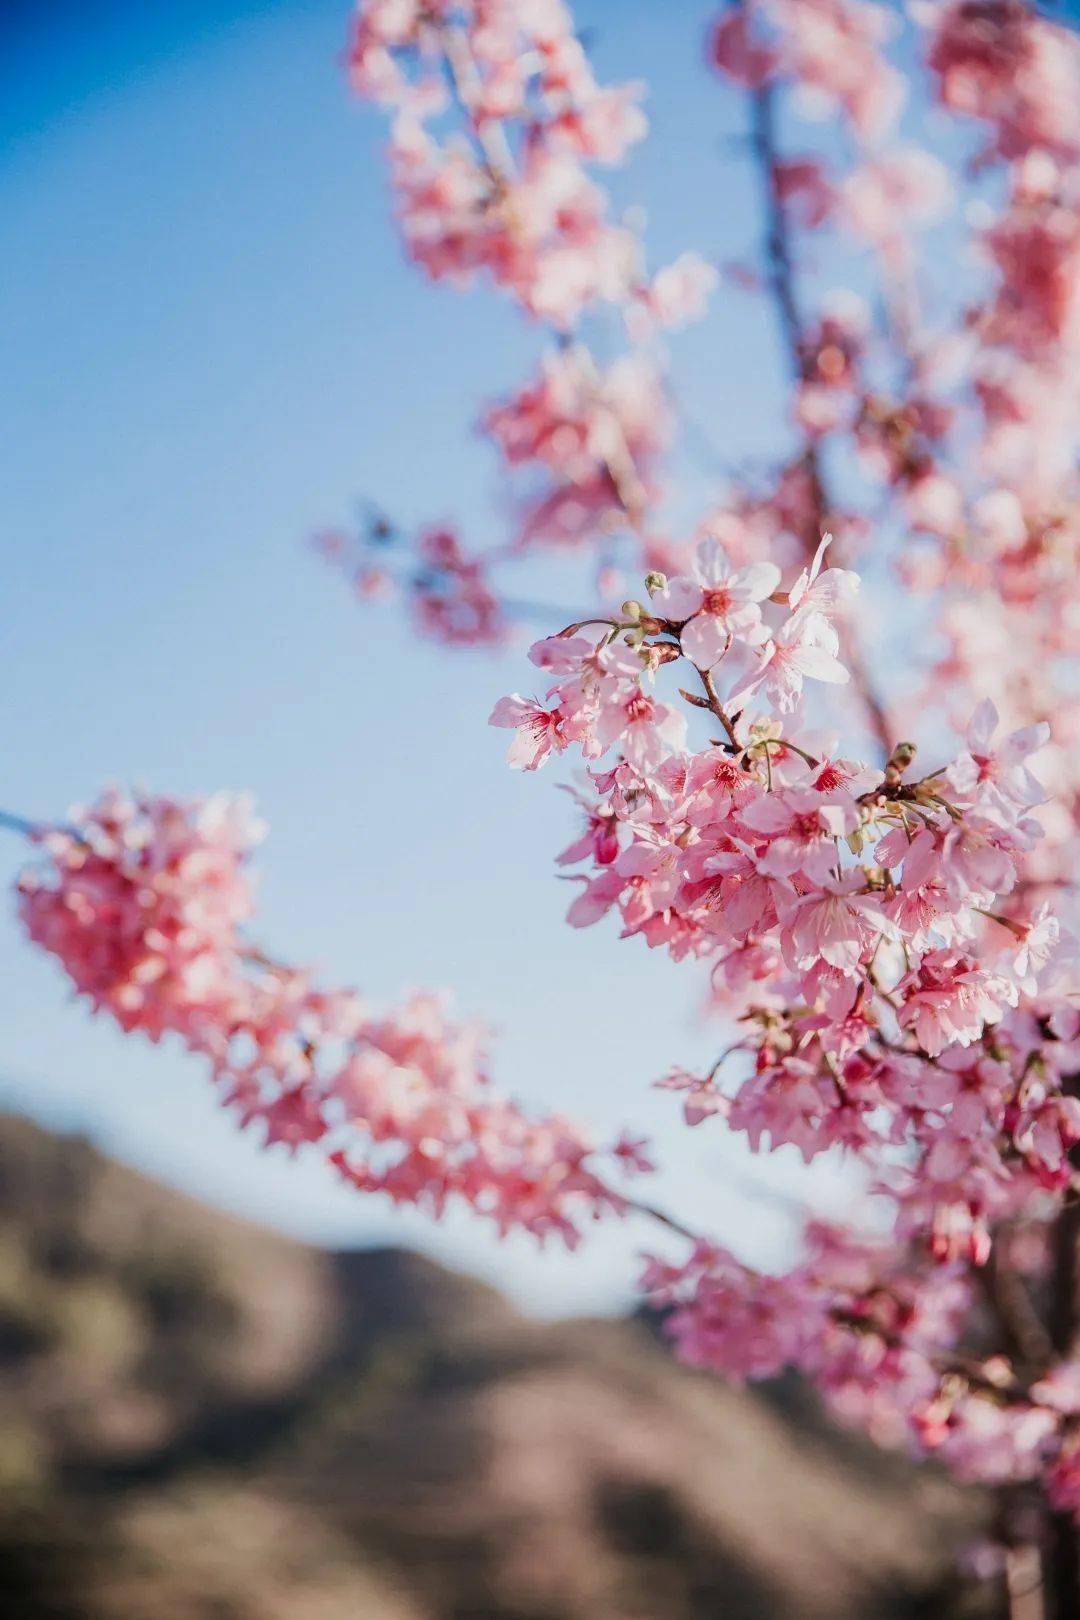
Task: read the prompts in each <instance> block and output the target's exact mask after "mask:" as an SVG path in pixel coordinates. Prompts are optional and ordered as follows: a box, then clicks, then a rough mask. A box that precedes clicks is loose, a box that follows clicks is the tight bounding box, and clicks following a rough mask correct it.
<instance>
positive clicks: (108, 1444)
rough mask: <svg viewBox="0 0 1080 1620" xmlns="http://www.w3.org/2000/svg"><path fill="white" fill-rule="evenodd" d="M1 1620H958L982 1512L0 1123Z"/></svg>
mask: <svg viewBox="0 0 1080 1620" xmlns="http://www.w3.org/2000/svg"><path fill="white" fill-rule="evenodd" d="M0 1403H2V1411H0V1418H2V1430H0V1432H2V1439H0V1500H2V1503H3V1506H2V1507H0V1613H2V1614H3V1615H11V1616H13V1617H17V1620H661V1617H662V1620H706V1617H708V1620H712V1617H714V1616H718V1617H722V1620H915V1617H916V1616H924V1617H927V1620H930V1617H933V1620H960V1617H961V1616H964V1617H965V1620H966V1617H969V1616H971V1617H973V1616H975V1615H979V1616H984V1615H987V1614H989V1613H990V1612H991V1611H990V1610H989V1609H987V1608H985V1607H983V1608H979V1607H977V1606H972V1605H971V1604H970V1601H969V1606H968V1607H966V1608H965V1607H963V1606H962V1604H961V1603H960V1601H959V1600H958V1599H957V1597H956V1595H955V1590H954V1587H953V1578H952V1576H951V1574H950V1571H951V1569H952V1567H953V1561H954V1557H955V1553H956V1550H957V1547H958V1546H959V1545H960V1544H961V1543H962V1542H963V1540H964V1539H965V1538H966V1537H969V1536H970V1535H972V1534H973V1533H974V1532H975V1531H976V1530H977V1527H978V1520H979V1514H980V1511H981V1507H980V1504H979V1502H978V1500H977V1499H975V1498H968V1497H965V1496H964V1495H963V1494H962V1493H960V1492H959V1491H957V1490H956V1489H955V1488H954V1487H952V1486H950V1485H949V1484H947V1483H946V1482H945V1481H944V1480H942V1479H941V1478H940V1477H938V1476H937V1475H935V1474H933V1473H931V1472H927V1471H920V1470H918V1469H916V1468H914V1467H912V1466H911V1465H909V1464H907V1463H905V1462H903V1461H901V1460H899V1459H897V1458H894V1457H889V1456H886V1455H884V1454H882V1453H880V1452H878V1451H877V1450H875V1449H874V1448H872V1447H870V1446H868V1445H866V1444H863V1443H862V1442H860V1441H857V1440H855V1439H854V1438H852V1437H851V1436H849V1435H845V1434H840V1433H838V1432H836V1431H835V1430H834V1429H833V1428H832V1427H831V1426H830V1425H829V1423H828V1422H827V1421H826V1420H825V1419H824V1418H823V1417H822V1415H821V1413H820V1412H819V1411H818V1409H817V1408H816V1406H815V1405H814V1403H813V1401H812V1400H811V1399H810V1397H809V1396H808V1395H806V1394H805V1392H803V1391H802V1390H800V1389H799V1387H798V1386H796V1385H794V1384H789V1385H783V1386H779V1387H777V1388H774V1389H771V1390H766V1391H753V1392H751V1391H740V1390H735V1389H731V1388H728V1387H726V1386H724V1385H722V1384H720V1383H719V1382H717V1381H715V1380H713V1379H709V1378H705V1377H703V1376H700V1375H697V1374H694V1373H691V1372H689V1371H687V1370H685V1369H682V1368H680V1367H678V1366H677V1365H676V1364H675V1363H674V1362H673V1361H672V1360H671V1358H670V1356H669V1355H668V1353H667V1351H666V1350H665V1349H664V1348H663V1346H662V1345H661V1344H660V1343H659V1342H658V1341H657V1338H656V1335H655V1334H654V1333H653V1332H651V1331H650V1329H649V1327H648V1326H647V1325H646V1324H645V1323H644V1322H613V1321H596V1322H592V1321H575V1322H569V1323H559V1324H543V1325H541V1324H538V1323H535V1322H532V1321H528V1320H526V1319H524V1318H522V1317H520V1316H519V1315H517V1314H516V1313H515V1312H514V1311H513V1310H512V1309H511V1308H510V1307H509V1306H508V1305H507V1304H506V1303H505V1302H504V1301H503V1300H502V1299H500V1298H499V1296H498V1295H496V1294H495V1293H494V1292H492V1291H491V1290H490V1289H488V1288H486V1287H484V1286H483V1285H481V1284H479V1283H477V1282H475V1281H472V1280H470V1279H468V1278H466V1277H462V1276H457V1275H455V1274H453V1273H451V1272H449V1271H446V1270H444V1269H443V1268H441V1267H440V1266H437V1265H435V1264H433V1263H432V1262H430V1261H427V1260H425V1259H422V1258H421V1257H419V1256H417V1255H414V1254H409V1253H406V1252H403V1251H398V1250H390V1249H387V1250H380V1251H369V1252H363V1253H348V1254H328V1253H323V1252H320V1251H317V1250H313V1249H309V1248H305V1247H303V1246H302V1245H300V1244H297V1243H293V1242H290V1241H289V1240H287V1239H285V1238H283V1237H279V1236H277V1235H275V1234H273V1233H271V1232H266V1231H261V1230H258V1229H257V1228H254V1227H252V1226H249V1225H246V1224H244V1223H242V1222H240V1221H237V1220H234V1219H231V1218H229V1217H227V1216H225V1215H222V1214H220V1213H216V1212H214V1211H212V1210H209V1209H206V1208H203V1207H202V1206H200V1205H198V1204H196V1203H194V1202H192V1201H191V1200H189V1199H187V1198H184V1197H182V1196H181V1195H180V1194H178V1193H175V1192H172V1191H170V1190H168V1189H166V1188H163V1187H160V1186H157V1185H156V1184H154V1183H153V1182H151V1181H148V1180H146V1179H145V1178H143V1177H141V1176H139V1175H137V1174H135V1173H134V1172H133V1171H131V1170H128V1169H125V1168H123V1167H121V1166H119V1165H116V1164H113V1163H111V1162H110V1161H109V1160H107V1159H106V1158H104V1157H103V1156H102V1155H101V1154H99V1153H98V1152H96V1151H95V1150H94V1149H93V1148H91V1147H90V1146H89V1145H88V1144H86V1143H85V1142H83V1141H81V1140H76V1139H72V1138H65V1137H60V1136H55V1135H51V1134H49V1133H47V1132H45V1131H43V1130H41V1129H39V1128H38V1127H36V1126H34V1125H32V1124H30V1123H28V1122H27V1121H25V1120H20V1119H15V1118H5V1117H3V1116H0Z"/></svg>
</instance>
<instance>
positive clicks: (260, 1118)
mask: <svg viewBox="0 0 1080 1620" xmlns="http://www.w3.org/2000/svg"><path fill="white" fill-rule="evenodd" d="M261 833H262V828H261V826H260V824H259V823H258V822H257V821H256V819H255V818H254V816H253V814H252V811H251V808H250V805H249V804H248V802H247V801H246V800H245V799H244V798H242V797H241V798H237V797H231V796H228V795H224V794H221V795H217V796H215V797H214V798H211V799H208V800H205V801H201V802H199V801H196V802H184V801H180V800H176V799H170V798H166V797H152V796H147V795H133V796H130V797H129V796H126V795H123V794H120V793H117V792H115V791H109V792H106V793H104V794H103V795H102V796H101V797H100V798H99V799H98V801H97V802H96V803H95V804H93V805H90V806H88V807H86V808H81V809H77V810H75V811H74V812H73V813H72V816H71V820H70V822H69V823H68V824H67V825H65V826H58V827H46V828H40V829H38V830H36V832H35V834H34V837H35V841H36V843H37V844H38V846H39V848H40V850H41V856H42V858H41V860H40V861H39V862H38V863H36V864H34V865H32V866H30V867H28V868H27V870H26V871H25V872H24V873H23V874H22V876H21V878H20V880H19V904H20V914H21V917H22V921H23V925H24V927H25V928H26V931H27V934H28V936H29V938H30V939H31V940H32V941H33V942H34V943H35V944H37V945H39V946H41V947H42V948H43V949H44V950H47V951H49V952H50V953H51V954H52V955H53V956H55V957H56V958H57V959H58V960H59V962H60V963H61V964H62V966H63V968H64V970H65V971H66V973H67V974H68V976H69V978H70V979H71V981H72V983H73V985H74V987H75V989H76V991H77V993H78V994H80V995H82V996H85V997H86V998H87V999H88V1000H89V1001H90V1002H91V1004H92V1006H93V1007H94V1009H95V1010H97V1011H103V1012H106V1013H108V1014H109V1015H110V1016H111V1017H113V1018H114V1019H115V1020H116V1021H117V1023H118V1024H119V1025H120V1027H121V1028H122V1029H123V1030H125V1031H128V1032H133V1031H138V1032H141V1033H143V1034H145V1035H147V1036H149V1038H150V1039H151V1040H154V1041H159V1040H161V1039H162V1037H163V1036H166V1035H172V1036H175V1037H178V1038H179V1040H180V1041H181V1042H182V1043H183V1044H184V1046H185V1047H186V1048H187V1049H188V1050H190V1051H192V1052H194V1053H197V1054H199V1055H200V1056H201V1057H203V1058H204V1059H205V1060H206V1061H207V1062H208V1063H209V1066H210V1069H211V1072H212V1074H213V1077H214V1080H215V1081H216V1083H217V1085H218V1087H219V1089H220V1093H221V1098H222V1102H223V1104H224V1105H225V1106H226V1107H228V1108H230V1109H232V1110H233V1111H234V1112H235V1114H236V1116H237V1117H238V1119H239V1120H240V1122H241V1123H242V1124H243V1125H257V1126H258V1127H259V1128H260V1129H261V1131H262V1134H263V1139H264V1141H265V1143H266V1144H267V1146H273V1145H275V1144H283V1145H284V1146H285V1147H286V1148H288V1149H289V1150H290V1151H294V1152H295V1151H296V1150H297V1149H298V1148H300V1147H317V1149H318V1151H319V1152H320V1153H321V1154H322V1155H323V1157H324V1158H325V1159H326V1160H327V1161H328V1162H329V1163H330V1164H331V1165H332V1166H333V1167H334V1168H335V1169H336V1170H337V1171H338V1173H339V1174H340V1175H341V1176H342V1177H343V1178H344V1179H345V1180H346V1181H347V1182H348V1184H349V1185H350V1186H352V1187H354V1188H356V1189H358V1190H362V1191H366V1192H380V1193H385V1194H387V1195H388V1196H389V1197H390V1198H392V1199H393V1200H394V1201H395V1202H398V1203H411V1204H416V1205H418V1206H419V1207H420V1208H422V1209H425V1210H427V1211H428V1212H429V1213H431V1214H434V1215H439V1214H441V1213H442V1211H443V1209H444V1208H445V1206H446V1204H447V1202H448V1201H450V1200H452V1199H459V1200H462V1201H464V1202H465V1203H466V1204H468V1205H469V1206H470V1207H471V1208H473V1209H474V1210H475V1211H477V1212H478V1213H479V1214H481V1215H483V1216H486V1217H488V1218H489V1219H491V1220H492V1221H494V1222H495V1223H496V1225H497V1227H498V1229H499V1231H500V1232H505V1231H509V1230H511V1229H513V1228H518V1229H523V1230H526V1231H528V1232H531V1233H533V1234H534V1235H535V1236H536V1237H538V1238H540V1239H543V1238H546V1237H548V1236H551V1235H555V1236H558V1237H559V1238H561V1239H563V1240H564V1241H566V1242H567V1243H571V1244H572V1243H574V1242H576V1241H577V1238H578V1235H579V1228H580V1223H581V1221H582V1219H583V1218H585V1217H597V1216H599V1215H601V1214H603V1213H605V1212H608V1213H621V1212H622V1211H623V1210H624V1209H625V1207H626V1204H625V1201H624V1200H623V1199H622V1197H621V1196H620V1195H619V1194H618V1193H616V1192H614V1191H612V1190H611V1189H610V1188H609V1187H608V1186H607V1185H606V1184H605V1182H604V1181H603V1180H602V1179H601V1175H600V1170H601V1169H602V1168H603V1165H602V1161H603V1160H604V1159H606V1160H607V1162H608V1164H609V1165H610V1166H612V1167H615V1166H618V1167H620V1168H621V1169H622V1170H631V1171H632V1170H635V1169H645V1168H647V1167H648V1165H647V1161H646V1160H645V1158H644V1156H643V1154H642V1153H641V1150H640V1145H639V1144H634V1143H631V1142H627V1141H623V1142H620V1143H618V1144H616V1146H615V1147H614V1149H613V1150H611V1151H610V1152H607V1153H606V1154H600V1153H598V1152H596V1151H594V1150H593V1148H592V1147H591V1145H590V1143H589V1141H588V1139H587V1138H586V1136H585V1135H584V1133H583V1132H582V1131H581V1130H580V1128H579V1127H577V1126H576V1125H575V1124H573V1123H572V1122H571V1121H569V1120H566V1119H563V1118H561V1117H559V1116H549V1117H546V1118H545V1117H541V1118H532V1117H530V1116H529V1115H527V1114H526V1113H525V1112H523V1111H522V1110H521V1109H520V1108H519V1107H518V1106H517V1105H516V1104H515V1103H513V1102H511V1101H510V1100H509V1099H507V1098H505V1097H503V1096H501V1095H500V1094H499V1093H498V1092H497V1091H496V1089H495V1088H494V1087H493V1086H492V1084H491V1082H490V1079H489V1076H488V1072H487V1057H486V1045H487V1037H486V1034H485V1031H484V1030H483V1029H482V1028H481V1027H479V1026H476V1025H469V1024H461V1023H456V1022H454V1021H453V1020H452V1019H451V1018H450V1017H449V1016H448V1014H447V1010H446V1008H445V1006H444V1005H443V1002H442V1000H441V999H440V998H439V997H438V996H434V995H430V994H414V995H413V996H411V997H410V998H409V999H408V1000H407V1001H406V1002H405V1003H404V1004H403V1005H402V1006H401V1007H398V1008H395V1009H393V1010H391V1011H389V1012H382V1013H377V1012H375V1011H373V1010H371V1009H369V1008H368V1007H367V1006H366V1005H365V1004H364V1003H363V1002H362V1001H361V999H360V998H359V997H358V996H357V995H356V994H355V993H354V992H352V991H349V990H336V989H331V990H325V989H321V988H319V987H318V986H317V985H315V984H314V983H313V982H312V980H311V979H310V976H309V975H308V974H307V973H306V972H304V971H302V970H300V969H298V968H294V967H289V966H285V965H283V964H280V963H278V962H275V961H273V960H272V959H271V958H269V957H268V956H266V954H265V953H264V952H262V951H261V950H259V949H257V948H256V947H255V946H253V945H252V944H251V943H249V942H248V940H247V938H246V936H245V934H244V931H243V930H244V925H245V924H246V923H247V922H248V921H249V919H250V917H251V915H252V912H253V894H252V884H251V877H250V874H249V870H248V861H249V857H250V854H251V851H252V849H253V847H254V845H255V843H256V842H257V840H258V838H259V837H260V836H261Z"/></svg>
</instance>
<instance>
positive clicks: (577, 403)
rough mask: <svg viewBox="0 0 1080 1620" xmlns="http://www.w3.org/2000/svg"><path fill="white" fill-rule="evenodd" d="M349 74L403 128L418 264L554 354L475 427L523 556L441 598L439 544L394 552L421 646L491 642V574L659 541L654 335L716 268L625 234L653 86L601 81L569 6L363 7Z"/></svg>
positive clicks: (408, 221) (462, 2)
mask: <svg viewBox="0 0 1080 1620" xmlns="http://www.w3.org/2000/svg"><path fill="white" fill-rule="evenodd" d="M350 62H351V70H352V81H353V85H354V88H355V89H356V90H357V92H358V93H359V94H360V95H361V96H363V97H365V98H366V99H368V100H371V101H374V102H376V103H377V104H379V105H381V106H382V107H383V108H384V109H385V110H387V111H388V112H389V114H390V118H391V140H390V165H391V174H392V180H393V185H394V191H395V196H396V199H397V211H398V216H399V219H400V221H401V225H402V229H403V232H404V236H405V240H406V244H407V247H408V251H409V253H410V256H411V257H412V258H413V259H414V260H415V261H416V262H417V263H419V264H420V265H421V266H422V267H423V268H424V269H425V270H426V271H427V272H428V274H429V275H431V276H432V277H433V278H434V279H436V280H440V281H444V282H447V283H449V284H451V285H454V286H465V285H470V284H471V283H472V282H473V281H475V280H476V279H477V278H484V279H489V280H490V281H491V282H493V283H494V284H495V285H496V286H497V287H499V288H500V289H502V290H504V291H508V292H509V293H511V294H512V295H513V296H514V298H515V299H516V300H517V302H518V304H519V305H520V306H521V308H522V309H523V311H524V312H525V313H526V314H527V315H528V316H530V317H532V318H533V319H534V320H535V321H538V322H540V323H541V324H542V325H543V326H545V327H546V328H547V330H548V335H549V339H550V340H551V341H550V346H549V347H548V348H547V350H546V352H545V353H543V354H542V355H541V357H540V361H539V365H538V368H537V371H536V374H535V376H534V378H533V379H532V380H531V381H529V382H527V383H526V384H525V385H524V386H522V387H520V388H519V389H517V390H516V391H512V392H510V393H508V394H507V395H506V396H505V397H504V398H502V399H499V400H496V401H495V402H494V403H492V404H490V405H489V406H488V407H487V408H486V409H485V410H484V411H483V413H482V415H481V417H480V421H479V430H480V432H481V433H482V434H483V435H484V437H485V438H486V439H487V440H488V442H489V443H490V444H491V446H492V448H493V449H494V450H495V452H496V454H497V456H498V458H499V462H500V465H501V467H502V470H503V471H504V472H505V473H507V474H508V475H510V476H511V481H512V482H511V487H512V488H513V490H514V493H515V498H516V503H517V506H518V520H517V534H516V537H515V540H514V542H513V544H511V545H510V546H502V547H499V548H497V549H496V550H493V551H492V552H490V553H488V554H486V555H483V556H481V557H477V556H476V554H475V553H472V554H471V556H470V561H469V563H468V570H469V572H468V575H466V573H465V572H463V571H462V570H461V569H459V568H451V569H445V568H444V569H442V570H441V571H440V572H439V573H438V575H437V579H436V583H435V586H434V588H432V586H431V576H432V571H431V569H430V567H429V565H428V564H429V559H428V558H426V557H425V555H424V552H425V547H426V543H427V532H426V531H422V532H421V534H420V536H419V538H418V540H417V541H406V542H405V543H404V545H403V546H401V547H399V548H398V550H399V552H400V551H406V552H407V553H408V555H409V562H408V564H407V565H406V566H405V567H404V568H399V569H398V583H399V584H400V585H402V586H404V588H405V589H406V591H407V594H408V595H409V597H410V601H411V602H412V606H413V611H414V614H415V616H416V618H417V620H418V621H419V623H420V625H421V628H422V629H423V630H424V632H425V633H427V634H430V635H431V636H432V637H433V638H435V639H438V640H442V641H445V642H451V643H454V644H462V643H465V642H469V643H470V644H473V645H491V644H493V643H495V642H497V641H498V640H500V639H501V627H500V626H499V625H498V624H497V622H496V621H497V619H498V614H497V612H495V611H491V612H489V611H488V607H489V604H490V603H492V602H493V601H494V595H493V592H494V587H493V584H492V578H493V571H494V569H495V567H496V565H498V564H503V563H507V562H513V561H514V560H516V559H517V558H518V557H519V556H520V555H521V554H522V553H523V552H525V551H527V550H530V549H533V548H535V547H536V546H538V545H550V544H555V545H559V546H568V545H574V546H588V545H589V544H590V543H593V542H597V541H603V540H604V539H605V538H606V537H607V536H609V535H611V534H613V533H615V532H617V531H620V530H629V531H631V532H636V533H643V532H644V531H645V528H646V524H647V518H648V514H649V513H650V512H651V511H652V510H653V508H654V507H655V505H656V502H657V500H658V498H659V493H660V489H659V483H658V479H657V476H656V474H657V466H658V459H659V452H660V451H661V450H662V449H663V448H664V445H665V443H666V441H667V439H668V437H669V434H670V414H671V413H670V410H669V405H668V401H667V398H666V395H665V388H664V383H663V367H662V364H661V358H660V355H659V354H658V352H657V349H656V344H655V342H654V339H655V337H656V335H657V334H658V333H661V332H664V331H669V330H672V329H675V328H677V327H680V326H682V325H685V324H686V323H687V322H690V321H694V320H697V319H699V318H700V317H701V316H702V315H703V314H704V312H705V309H706V306H707V302H708V298H709V295H710V294H711V292H712V291H713V288H714V287H715V285H716V283H717V280H718V277H717V272H716V270H715V269H714V268H713V267H712V265H710V264H709V263H708V262H707V261H706V260H704V259H703V258H701V257H700V256H699V255H698V254H696V253H689V252H687V253H683V254H681V255H680V256H679V257H678V258H676V259H675V260H674V261H673V262H672V263H670V264H668V265H666V266H664V267H663V268H661V269H660V270H659V271H657V272H655V273H652V274H650V273H649V271H648V270H647V268H646V264H645V252H644V244H643V242H642V240H641V236H640V232H639V229H638V225H637V222H636V221H635V222H631V221H630V220H629V219H627V220H621V221H615V220H614V219H613V218H612V214H611V208H610V204H609V200H608V197H607V195H606V193H605V191H604V189H603V187H602V186H601V185H600V184H599V183H598V182H597V180H596V177H595V173H594V171H595V170H597V169H598V168H603V167H610V166H612V165H616V164H619V163H621V162H622V161H623V159H624V158H625V156H626V154H627V152H628V151H629V150H630V149H631V148H632V146H633V145H634V144H635V143H636V142H637V141H638V140H639V139H640V138H641V136H642V135H643V134H644V133H645V129H646V123H645V118H644V115H643V113H642V111H641V108H640V105H639V102H640V99H641V88H642V87H641V86H640V85H617V86H603V85H600V84H598V83H597V81H596V79H595V77H594V75H593V73H592V69H591V67H590V65H589V61H588V57H587V55H586V53H585V50H584V47H583V45H582V43H581V41H580V40H579V39H578V38H577V36H576V34H575V32H574V26H573V19H572V17H571V15H570V13H569V11H568V10H567V8H566V7H565V6H564V5H563V4H562V0H483V3H481V0H439V3H438V4H436V5H421V4H419V3H414V0H406V3H404V4H402V3H399V0H361V4H360V6H359V9H358V13H357V17H356V22H355V27H354V32H353V40H352V47H351V53H350ZM605 309H613V310H615V311H617V312H618V315H619V317H620V319H621V322H622V326H623V328H624V331H625V334H626V337H627V340H628V345H629V346H628V347H627V349H626V350H625V352H624V353H623V354H622V355H620V356H618V357H616V358H615V359H613V360H605V361H603V362H601V361H600V360H599V359H598V358H597V357H596V355H595V354H594V353H593V352H592V350H591V349H590V347H589V344H588V341H587V339H586V335H585V331H584V327H585V324H586V323H587V320H588V318H589V317H590V316H591V315H594V314H596V313H597V312H603V311H604V310H605ZM458 546H459V551H460V552H461V554H462V555H463V556H464V555H466V553H468V552H469V549H470V548H467V547H464V546H461V544H460V542H458ZM347 550H348V552H349V554H350V555H352V554H355V553H359V559H360V560H359V567H358V568H357V569H356V570H355V571H356V572H358V573H360V574H361V575H362V576H363V577H364V579H365V581H368V580H374V581H381V580H382V578H383V577H384V569H383V568H382V567H381V565H380V561H379V558H378V557H377V556H375V555H374V553H373V551H372V548H369V547H366V546H364V545H363V543H362V539H361V543H360V544H359V545H358V544H357V543H356V542H355V541H351V542H349V543H348V546H347ZM598 567H599V569H600V571H601V573H602V570H603V561H602V560H601V562H600V563H599V565H598ZM365 588H366V587H365ZM444 604H445V607H444Z"/></svg>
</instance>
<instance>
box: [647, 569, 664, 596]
mask: <svg viewBox="0 0 1080 1620" xmlns="http://www.w3.org/2000/svg"><path fill="white" fill-rule="evenodd" d="M645 589H646V590H647V591H648V593H649V595H650V596H655V595H656V593H657V591H666V590H667V575H666V574H661V573H659V572H658V571H657V570H656V569H653V571H652V573H651V574H646V575H645Z"/></svg>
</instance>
